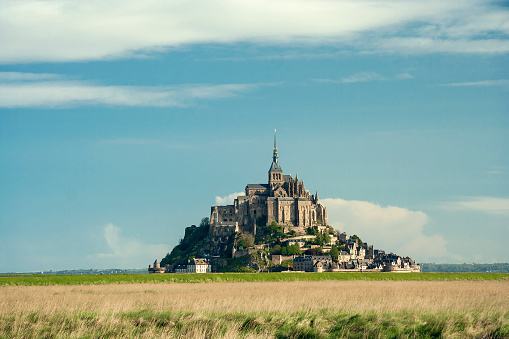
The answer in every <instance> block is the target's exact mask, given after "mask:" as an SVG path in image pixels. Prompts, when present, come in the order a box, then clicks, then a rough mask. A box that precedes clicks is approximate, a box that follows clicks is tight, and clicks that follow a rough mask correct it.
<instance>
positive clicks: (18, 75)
mask: <svg viewBox="0 0 509 339" xmlns="http://www.w3.org/2000/svg"><path fill="white" fill-rule="evenodd" d="M61 78H63V77H62V76H61V75H58V74H52V73H22V72H0V81H2V82H9V81H12V82H16V81H41V80H56V79H61Z"/></svg>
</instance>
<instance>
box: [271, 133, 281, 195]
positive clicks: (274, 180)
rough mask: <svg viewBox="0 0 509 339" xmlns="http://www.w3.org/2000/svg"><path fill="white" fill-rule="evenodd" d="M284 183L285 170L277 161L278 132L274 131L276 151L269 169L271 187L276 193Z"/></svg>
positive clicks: (273, 153)
mask: <svg viewBox="0 0 509 339" xmlns="http://www.w3.org/2000/svg"><path fill="white" fill-rule="evenodd" d="M283 183H284V179H283V170H282V169H281V166H279V162H278V161H277V146H276V130H274V150H273V152H272V164H271V165H270V169H269V187H270V191H271V192H274V191H275V190H276V189H277V188H278V187H280V186H281V185H282V184H283Z"/></svg>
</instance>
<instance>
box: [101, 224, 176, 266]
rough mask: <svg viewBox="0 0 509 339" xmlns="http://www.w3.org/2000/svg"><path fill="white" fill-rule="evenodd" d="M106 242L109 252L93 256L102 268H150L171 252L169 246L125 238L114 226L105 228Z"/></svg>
mask: <svg viewBox="0 0 509 339" xmlns="http://www.w3.org/2000/svg"><path fill="white" fill-rule="evenodd" d="M149 238H150V237H149ZM154 239H159V238H158V237H154ZM104 240H105V241H106V244H107V245H108V248H109V252H107V253H99V254H96V255H94V256H93V258H94V259H99V260H100V261H101V262H102V263H103V264H102V267H120V268H135V267H138V268H140V267H144V266H148V264H150V263H152V262H153V261H154V260H155V259H156V258H158V259H159V260H161V258H162V256H164V255H166V253H168V252H169V250H170V246H169V245H165V244H150V243H144V242H142V241H140V240H138V239H133V238H127V237H123V236H122V234H121V229H120V227H118V226H115V225H113V224H108V225H106V226H105V227H104Z"/></svg>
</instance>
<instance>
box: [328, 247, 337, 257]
mask: <svg viewBox="0 0 509 339" xmlns="http://www.w3.org/2000/svg"><path fill="white" fill-rule="evenodd" d="M329 254H330V256H331V257H332V260H334V261H338V258H339V250H338V248H337V247H336V246H333V247H332V248H331V250H330V253H329Z"/></svg>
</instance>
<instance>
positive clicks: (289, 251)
mask: <svg viewBox="0 0 509 339" xmlns="http://www.w3.org/2000/svg"><path fill="white" fill-rule="evenodd" d="M281 254H282V255H301V254H302V250H301V249H300V247H299V245H290V246H285V247H282V248H281Z"/></svg>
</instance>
